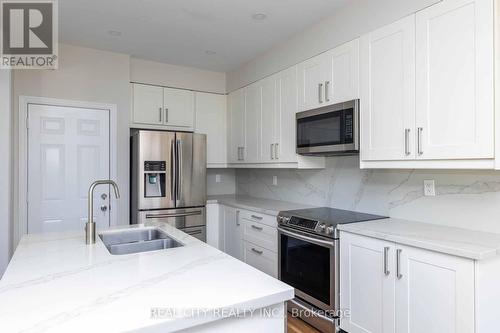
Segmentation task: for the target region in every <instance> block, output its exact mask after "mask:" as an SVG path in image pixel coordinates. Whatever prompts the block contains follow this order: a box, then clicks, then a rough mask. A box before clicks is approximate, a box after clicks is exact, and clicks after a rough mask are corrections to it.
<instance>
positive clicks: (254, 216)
mask: <svg viewBox="0 0 500 333" xmlns="http://www.w3.org/2000/svg"><path fill="white" fill-rule="evenodd" d="M250 217H251V218H253V219H256V220H262V219H263V217H262V216H257V215H251V216H250Z"/></svg>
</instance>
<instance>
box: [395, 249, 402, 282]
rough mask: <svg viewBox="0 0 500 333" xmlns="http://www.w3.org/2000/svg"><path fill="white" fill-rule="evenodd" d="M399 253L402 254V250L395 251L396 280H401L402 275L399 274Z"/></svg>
mask: <svg viewBox="0 0 500 333" xmlns="http://www.w3.org/2000/svg"><path fill="white" fill-rule="evenodd" d="M401 252H403V250H401V249H397V250H396V277H397V278H398V280H401V278H402V277H403V274H401Z"/></svg>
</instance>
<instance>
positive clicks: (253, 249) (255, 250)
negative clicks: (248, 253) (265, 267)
mask: <svg viewBox="0 0 500 333" xmlns="http://www.w3.org/2000/svg"><path fill="white" fill-rule="evenodd" d="M252 252H255V253H257V254H259V255H260V254H262V253H264V252H263V251H260V250H257V249H255V248H253V247H252Z"/></svg>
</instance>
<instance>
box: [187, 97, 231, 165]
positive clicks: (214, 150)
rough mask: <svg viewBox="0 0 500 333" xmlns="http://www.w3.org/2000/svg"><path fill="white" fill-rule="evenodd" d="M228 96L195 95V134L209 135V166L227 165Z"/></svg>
mask: <svg viewBox="0 0 500 333" xmlns="http://www.w3.org/2000/svg"><path fill="white" fill-rule="evenodd" d="M226 100H227V99H226V96H225V95H219V94H209V93H201V92H196V93H195V109H196V116H195V118H196V121H195V130H194V131H195V132H196V133H200V134H206V135H207V166H208V167H209V168H211V167H212V168H216V167H225V166H226V164H227V153H226V148H227V140H226V135H227V133H226V131H225V129H226V128H227V124H226V120H227V106H226Z"/></svg>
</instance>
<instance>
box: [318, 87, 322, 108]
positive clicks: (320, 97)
mask: <svg viewBox="0 0 500 333" xmlns="http://www.w3.org/2000/svg"><path fill="white" fill-rule="evenodd" d="M322 93H323V83H320V84H318V100H319V103H320V104H321V103H323V96H322Z"/></svg>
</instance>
